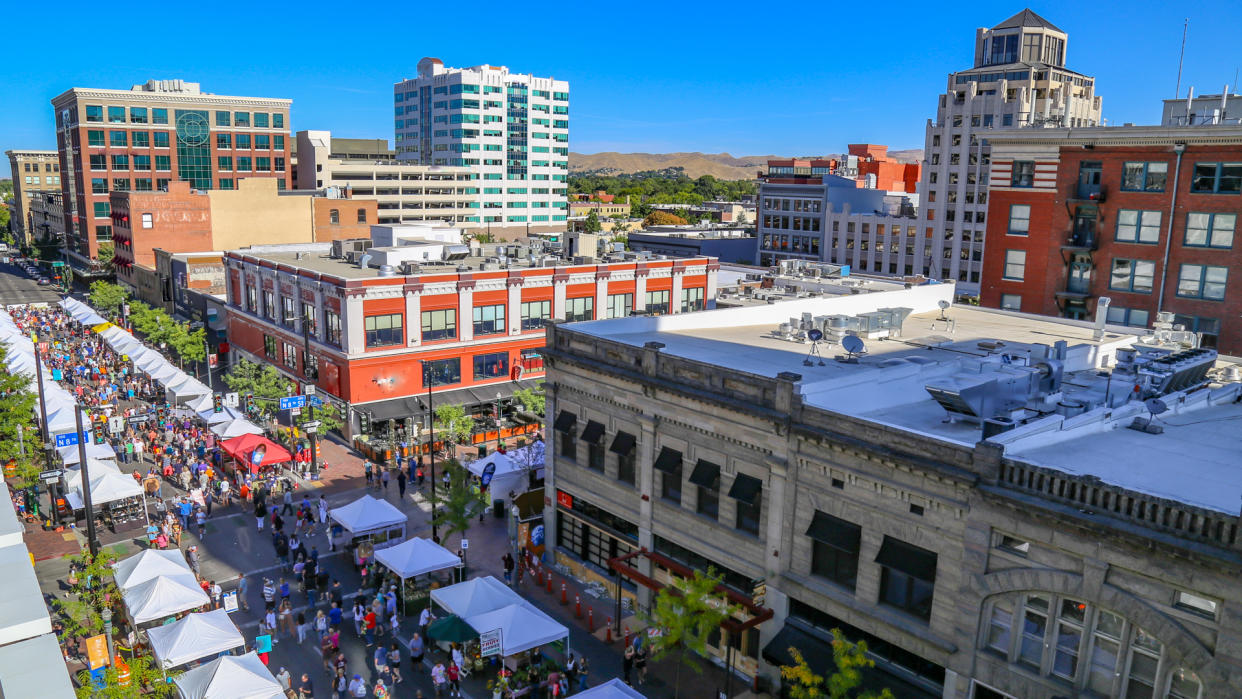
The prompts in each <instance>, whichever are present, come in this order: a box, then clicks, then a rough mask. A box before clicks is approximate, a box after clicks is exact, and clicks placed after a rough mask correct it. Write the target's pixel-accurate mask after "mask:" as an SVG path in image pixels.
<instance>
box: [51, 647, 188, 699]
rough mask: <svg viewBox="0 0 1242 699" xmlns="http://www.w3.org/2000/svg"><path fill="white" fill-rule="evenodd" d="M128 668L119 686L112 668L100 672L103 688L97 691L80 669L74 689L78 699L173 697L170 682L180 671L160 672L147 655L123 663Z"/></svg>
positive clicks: (174, 686)
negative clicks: (126, 678)
mask: <svg viewBox="0 0 1242 699" xmlns="http://www.w3.org/2000/svg"><path fill="white" fill-rule="evenodd" d="M126 664H127V665H128V666H129V681H128V682H127V683H126V684H125V685H124V686H122V685H121V684H120V678H119V676H118V673H117V669H116V666H114V665H109V666H108V667H107V669H106V670H104V678H103V687H102V688H97V687H96V686H95V685H94V683H93V680H91V673H90V672H89V671H88V670H83V671H81V672H79V673H78V688H77V689H76V690H74V692H75V693H76V694H77V697H78V699H148V698H149V697H175V696H177V685H175V684H173V682H172V680H173V678H174V677H177V676H179V675H180V674H181V671H180V670H168V671H160V669H159V668H158V667H156V665H155V661H154V659H153V658H151V657H150V656H146V655H139V656H135V657H134V658H132V659H130V660H128V661H126Z"/></svg>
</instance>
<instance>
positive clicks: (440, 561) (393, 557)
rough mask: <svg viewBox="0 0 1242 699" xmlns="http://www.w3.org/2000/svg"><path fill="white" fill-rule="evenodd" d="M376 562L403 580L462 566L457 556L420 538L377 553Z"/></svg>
mask: <svg viewBox="0 0 1242 699" xmlns="http://www.w3.org/2000/svg"><path fill="white" fill-rule="evenodd" d="M375 560H377V561H379V562H380V563H383V564H384V565H385V566H387V567H388V569H389V570H391V571H392V572H394V573H396V574H397V577H399V578H401V579H403V580H404V579H405V578H412V577H415V576H417V575H424V574H426V573H432V572H435V571H437V570H447V569H449V568H456V567H457V566H459V565H461V559H460V558H458V557H457V554H455V553H453V552H452V551H449V550H448V549H446V548H444V547H443V546H441V545H439V544H437V543H435V542H434V541H430V540H427V539H419V538H414V539H410V540H409V541H403V542H401V543H400V544H397V545H396V546H391V547H389V548H386V549H383V550H382V551H376V552H375Z"/></svg>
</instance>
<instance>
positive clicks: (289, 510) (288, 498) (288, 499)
mask: <svg viewBox="0 0 1242 699" xmlns="http://www.w3.org/2000/svg"><path fill="white" fill-rule="evenodd" d="M284 503H285V504H284V507H281V508H280V513H281V514H282V515H291V514H293V491H292V490H289V489H288V488H286V489H285V496H284Z"/></svg>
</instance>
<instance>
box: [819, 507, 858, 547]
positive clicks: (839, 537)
mask: <svg viewBox="0 0 1242 699" xmlns="http://www.w3.org/2000/svg"><path fill="white" fill-rule="evenodd" d="M806 535H807V536H809V537H811V538H812V539H814V540H816V541H819V542H823V543H825V544H828V545H829V546H833V547H836V548H839V549H841V550H842V551H847V552H849V553H854V554H856V553H858V544H859V541H860V540H861V539H862V527H860V526H858V525H857V524H854V523H853V522H847V521H845V520H843V519H838V518H836V517H833V516H832V515H830V514H825V513H823V512H820V511H818V510H816V511H815V517H814V518H813V519H812V520H811V526H809V527H807V530H806Z"/></svg>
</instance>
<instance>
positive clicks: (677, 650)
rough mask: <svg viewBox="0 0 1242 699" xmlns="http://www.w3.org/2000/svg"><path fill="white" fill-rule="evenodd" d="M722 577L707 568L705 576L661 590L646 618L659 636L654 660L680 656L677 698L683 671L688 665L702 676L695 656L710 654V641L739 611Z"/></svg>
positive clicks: (675, 685)
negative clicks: (728, 594)
mask: <svg viewBox="0 0 1242 699" xmlns="http://www.w3.org/2000/svg"><path fill="white" fill-rule="evenodd" d="M722 577H723V576H721V575H719V574H718V573H716V571H715V569H714V568H708V570H707V573H706V574H704V573H703V572H702V571H698V570H696V571H694V577H692V578H679V579H677V580H676V581H674V582H673V583H672V584H671V585H666V586H664V587H662V588H660V592H659V593H658V594H657V595H656V598H655V604H654V605H653V606H652V609H651V613H650V615H648V617H647V623H648V624H649V625H650V626H652V627H655V628H656V629H659V632H660V635H659V636H657V637H656V638H655V640H654V643H653V650H654V654H653V655H652V659H653V660H660V659H662V658H664V657H666V656H669V655H676V656H677V670H676V673H675V675H674V680H673V696H674V698H676V697H679V696H680V695H681V667H682V666H683V665H686V666H689V667H690V669H692V670H694V671H695V672H696V673H701V672H702V671H703V668H702V666H701V665H700V663H699V661H698V660H697V659H696V658H695V656H696V655H699V656H701V655H706V654H707V639H708V638H709V637H710V636H711V635H712V633H713V632H714V631H716V630H717V629H719V628H720V624H721V623H722V622H723V621H724V620H725V619H728V618H729V617H730V616H732V615H733V614H734V612H736V611H737V606H736V605H732V604H730V603H729V602H728V598H727V597H725V595H724V593H722V592H721V591H720V589H719V588H720V581H721V579H722ZM687 651H693V653H690V654H687Z"/></svg>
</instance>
